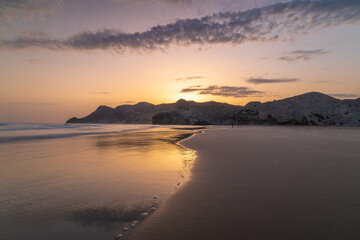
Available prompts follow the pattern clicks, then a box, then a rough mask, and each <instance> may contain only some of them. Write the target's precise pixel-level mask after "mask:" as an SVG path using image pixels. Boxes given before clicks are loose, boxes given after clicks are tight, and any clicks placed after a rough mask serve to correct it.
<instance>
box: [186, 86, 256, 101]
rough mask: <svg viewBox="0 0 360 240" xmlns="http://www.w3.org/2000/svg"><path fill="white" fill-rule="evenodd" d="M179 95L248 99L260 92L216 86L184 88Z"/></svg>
mask: <svg viewBox="0 0 360 240" xmlns="http://www.w3.org/2000/svg"><path fill="white" fill-rule="evenodd" d="M180 92H181V93H190V92H197V94H199V95H213V96H222V97H234V98H240V97H248V96H253V95H259V94H260V93H262V92H260V91H255V90H252V89H250V88H247V87H234V86H218V85H212V86H208V87H205V88H203V87H201V86H200V85H197V86H190V87H188V88H184V89H182V90H181V91H180Z"/></svg>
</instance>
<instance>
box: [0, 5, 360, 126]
mask: <svg viewBox="0 0 360 240" xmlns="http://www.w3.org/2000/svg"><path fill="white" fill-rule="evenodd" d="M359 76H360V1H359V0H314V1H279V0H222V1H220V0H12V1H10V0H1V1H0V122H42V123H43V122H57V123H62V122H65V121H66V120H67V119H68V118H70V117H73V116H77V117H83V116H85V115H87V114H89V113H90V112H91V111H93V110H95V108H96V107H97V106H99V105H108V106H111V107H115V106H118V105H121V104H134V103H137V102H139V101H147V102H151V103H155V104H157V103H164V102H167V103H169V102H175V101H177V100H178V99H180V98H184V99H187V100H195V101H200V102H204V101H212V100H214V101H220V102H228V103H231V104H237V105H244V104H246V103H247V102H249V101H254V100H258V101H261V102H264V101H272V100H274V99H280V98H285V97H290V96H294V95H298V94H302V93H306V92H310V91H318V92H322V93H325V94H329V95H332V96H334V97H337V98H341V99H344V98H357V97H360V79H359Z"/></svg>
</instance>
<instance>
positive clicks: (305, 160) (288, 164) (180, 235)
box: [127, 126, 360, 240]
mask: <svg viewBox="0 0 360 240" xmlns="http://www.w3.org/2000/svg"><path fill="white" fill-rule="evenodd" d="M181 145H183V146H184V147H187V148H190V149H193V150H195V151H196V160H195V164H194V166H193V168H192V170H191V178H190V180H189V181H188V182H186V183H185V184H184V185H183V186H182V187H181V188H180V189H179V190H178V191H177V192H176V193H174V194H172V195H171V196H170V197H169V198H168V199H167V200H166V201H165V203H164V204H163V205H162V206H161V207H160V209H158V211H157V212H156V213H154V214H153V215H152V216H151V217H149V218H148V219H147V220H146V221H145V222H144V223H143V224H142V225H141V226H140V227H139V228H137V229H136V230H135V231H134V232H133V233H132V234H131V235H130V236H129V237H128V238H127V239H129V240H142V239H147V240H151V239H154V240H155V239H156V240H165V239H166V240H169V239H171V240H176V239H244V240H248V239H252V240H260V239H261V240H265V239H266V240H271V239H274V240H275V239H276V240H279V239H284V240H285V239H286V240H289V239H299V240H300V239H301V240H304V239H327V240H328V239H334V240H335V239H336V240H339V239H342V240H354V239H360V227H359V226H360V148H359V146H360V129H359V128H335V127H331V128H326V127H324V128H321V127H295V126H294V127H264V126H248V127H239V128H236V127H235V128H231V127H210V128H209V129H208V130H205V131H204V133H202V134H197V135H195V136H193V137H191V138H189V139H187V140H184V141H182V142H181Z"/></svg>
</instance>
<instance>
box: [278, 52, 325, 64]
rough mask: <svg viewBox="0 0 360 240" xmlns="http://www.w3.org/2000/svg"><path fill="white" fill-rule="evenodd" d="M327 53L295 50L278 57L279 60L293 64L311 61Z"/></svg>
mask: <svg viewBox="0 0 360 240" xmlns="http://www.w3.org/2000/svg"><path fill="white" fill-rule="evenodd" d="M327 53H329V52H328V51H324V50H322V49H317V50H295V51H291V52H287V53H286V54H284V55H283V56H281V57H279V60H283V61H287V62H294V61H299V60H303V61H307V60H310V59H313V58H314V57H315V56H318V55H324V54H327Z"/></svg>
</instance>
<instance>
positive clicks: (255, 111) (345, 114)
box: [67, 92, 360, 126]
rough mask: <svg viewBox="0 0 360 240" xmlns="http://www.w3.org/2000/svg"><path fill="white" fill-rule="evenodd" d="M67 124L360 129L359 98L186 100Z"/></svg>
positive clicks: (104, 110)
mask: <svg viewBox="0 0 360 240" xmlns="http://www.w3.org/2000/svg"><path fill="white" fill-rule="evenodd" d="M67 123H143V124H145V123H148V124H149V123H153V124H192V125H206V124H218V125H221V124H260V125H263V124H274V125H321V126H328V125H346V126H360V98H358V99H355V100H350V99H347V100H340V99H336V98H333V97H330V96H328V95H325V94H322V93H318V92H310V93H306V94H302V95H299V96H295V97H290V98H286V99H282V100H274V101H272V102H265V103H260V102H250V103H248V104H246V105H245V106H235V105H230V104H226V103H218V102H204V103H197V102H194V101H186V100H183V99H180V100H179V101H177V102H176V103H170V104H159V105H154V104H151V103H147V102H140V103H137V104H135V105H121V106H118V107H116V108H111V107H107V106H100V107H98V108H97V109H96V110H95V111H94V112H93V113H91V114H90V115H88V116H86V117H84V118H75V117H74V118H71V119H69V120H68V121H67Z"/></svg>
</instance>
